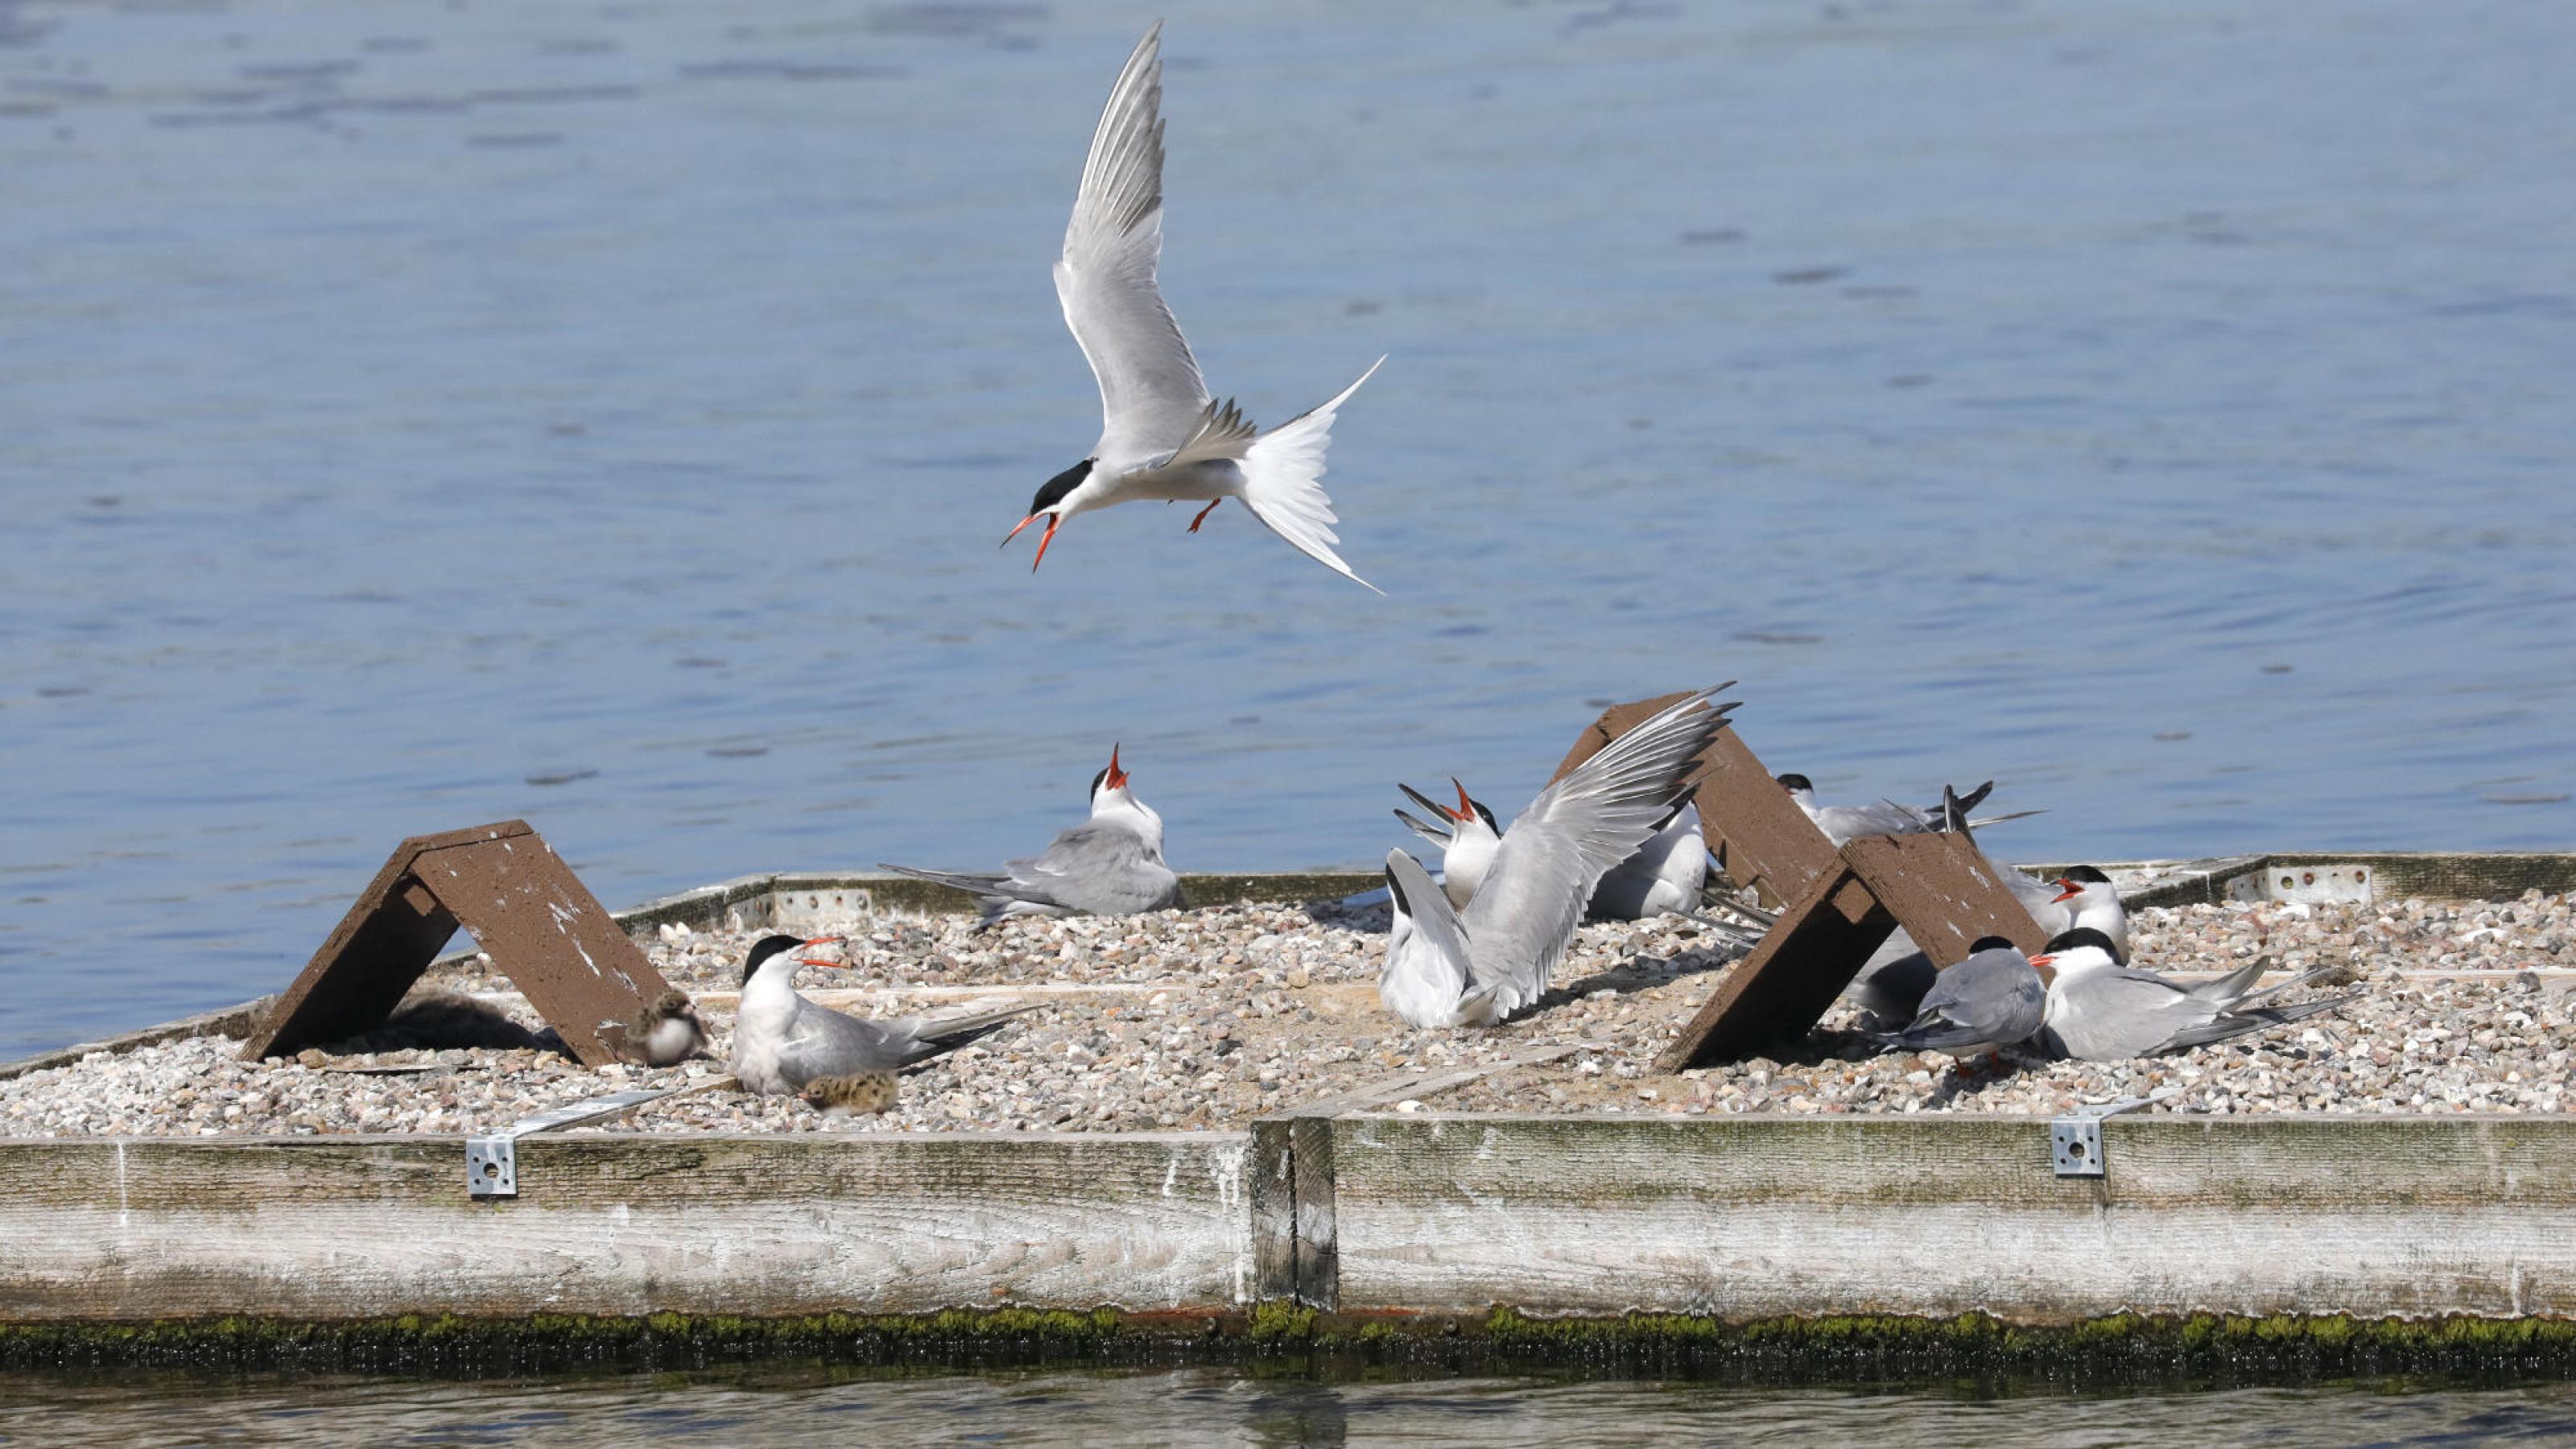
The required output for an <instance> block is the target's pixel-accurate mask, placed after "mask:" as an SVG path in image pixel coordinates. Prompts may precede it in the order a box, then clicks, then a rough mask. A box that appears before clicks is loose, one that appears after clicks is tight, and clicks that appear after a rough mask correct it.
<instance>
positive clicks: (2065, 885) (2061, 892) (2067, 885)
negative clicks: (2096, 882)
mask: <svg viewBox="0 0 2576 1449" xmlns="http://www.w3.org/2000/svg"><path fill="white" fill-rule="evenodd" d="M2082 894H2084V887H2082V886H2080V885H2077V884H2076V883H2075V882H2074V881H2072V880H2070V879H2068V878H2067V877H2065V876H2059V877H2058V878H2057V895H2056V898H2055V899H2053V900H2051V901H2050V902H2049V904H2050V905H2055V904H2057V902H2058V901H2071V900H2073V899H2075V898H2076V897H2077V896H2080V895H2082Z"/></svg>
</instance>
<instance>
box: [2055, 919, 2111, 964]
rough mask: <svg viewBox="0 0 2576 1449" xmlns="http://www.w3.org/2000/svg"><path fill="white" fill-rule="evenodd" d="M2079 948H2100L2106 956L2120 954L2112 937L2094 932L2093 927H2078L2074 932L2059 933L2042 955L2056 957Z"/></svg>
mask: <svg viewBox="0 0 2576 1449" xmlns="http://www.w3.org/2000/svg"><path fill="white" fill-rule="evenodd" d="M2079 946H2095V947H2099V948H2100V949H2101V952H2102V954H2103V955H2105V956H2113V957H2116V956H2118V955H2119V954H2120V952H2119V949H2118V948H2117V947H2115V946H2113V945H2112V944H2111V938H2110V937H2108V936H2105V935H2103V934H2102V933H2101V932H2099V931H2097V930H2094V929H2093V928H2092V927H2091V926H2078V927H2076V928H2075V929H2074V930H2072V931H2060V932H2058V933H2057V937H2056V939H2055V940H2052V941H2050V942H2049V943H2048V949H2047V950H2046V951H2044V952H2043V953H2041V954H2043V955H2048V956H2054V955H2057V954H2058V953H2060V952H2062V951H2072V950H2074V949H2076V948H2077V947H2079Z"/></svg>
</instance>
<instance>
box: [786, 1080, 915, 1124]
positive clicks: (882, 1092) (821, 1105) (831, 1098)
mask: <svg viewBox="0 0 2576 1449" xmlns="http://www.w3.org/2000/svg"><path fill="white" fill-rule="evenodd" d="M796 1095H798V1096H799V1097H802V1098H804V1099H805V1105H806V1106H808V1107H811V1108H813V1109H814V1110H816V1111H818V1112H820V1113H822V1114H823V1115H824V1116H826V1117H854V1116H860V1115H863V1114H873V1113H879V1112H886V1111H890V1110H892V1109H893V1107H894V1102H895V1085H894V1073H892V1072H852V1073H850V1074H849V1075H847V1076H840V1077H816V1078H815V1079H814V1080H812V1081H810V1082H807V1083H806V1084H805V1090H804V1091H802V1092H799V1093H797V1094H796Z"/></svg>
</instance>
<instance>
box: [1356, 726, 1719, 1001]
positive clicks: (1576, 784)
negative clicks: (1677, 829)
mask: <svg viewBox="0 0 2576 1449" xmlns="http://www.w3.org/2000/svg"><path fill="white" fill-rule="evenodd" d="M1732 682H1733V681H1731V680H1730V681H1729V683H1732ZM1725 687H1726V686H1725V685H1719V686H1718V688H1719V689H1723V688H1725ZM1716 693H1717V690H1714V689H1711V690H1702V691H1700V692H1698V693H1695V694H1692V695H1690V696H1689V697H1688V698H1685V699H1683V700H1681V701H1680V702H1678V703H1676V704H1674V705H1672V706H1670V707H1669V708H1666V709H1664V710H1661V711H1659V712H1657V713H1656V714H1655V715H1654V716H1653V717H1652V718H1650V719H1648V720H1646V721H1645V722H1644V723H1643V724H1640V725H1638V726H1637V727H1636V728H1635V729H1632V730H1630V731H1628V732H1627V733H1626V734H1624V735H1621V736H1620V737H1619V738H1617V739H1615V740H1613V741H1611V742H1610V743H1609V745H1607V746H1606V747H1604V748H1603V749H1602V751H1601V752H1600V753H1599V754H1596V755H1594V756H1593V757H1592V758H1590V759H1588V760H1586V761H1584V762H1583V763H1582V764H1580V765H1577V766H1576V767H1574V768H1573V769H1572V770H1569V771H1567V772H1566V774H1565V775H1564V776H1563V777H1562V778H1560V779H1559V780H1557V781H1556V783H1554V784H1552V785H1550V786H1548V787H1547V788H1546V789H1544V790H1541V791H1540V792H1539V793H1538V798H1537V799H1535V800H1532V801H1531V802H1530V803H1529V808H1528V809H1526V810H1523V811H1522V812H1521V813H1520V814H1518V815H1516V816H1514V817H1512V823H1511V825H1510V826H1509V827H1508V828H1507V829H1505V830H1504V831H1503V843H1502V845H1501V847H1500V848H1499V849H1497V850H1496V851H1495V852H1494V862H1493V866H1492V868H1491V869H1489V870H1487V871H1486V872H1485V878H1484V880H1483V881H1482V883H1480V884H1479V885H1478V886H1477V887H1476V894H1475V898H1474V899H1473V900H1471V901H1469V902H1468V903H1467V908H1466V910H1464V911H1460V910H1458V909H1457V908H1456V907H1454V906H1452V905H1450V904H1449V898H1448V897H1447V896H1446V895H1444V894H1442V893H1441V891H1440V889H1439V888H1438V887H1437V886H1434V885H1433V884H1432V883H1431V876H1430V873H1429V872H1427V871H1425V870H1424V869H1423V868H1422V864H1421V862H1419V861H1417V860H1415V859H1414V858H1413V857H1412V856H1410V855H1407V854H1405V853H1404V852H1403V851H1401V850H1391V851H1389V852H1387V857H1386V884H1387V891H1388V893H1389V895H1390V896H1391V897H1392V899H1393V904H1394V911H1395V915H1394V922H1393V924H1392V926H1391V927H1390V928H1389V930H1388V933H1387V940H1386V966H1385V969H1384V971H1383V972H1382V973H1381V975H1380V976H1379V978H1378V998H1379V1000H1381V1001H1383V1002H1384V1003H1385V1004H1386V1007H1387V1009H1388V1010H1389V1011H1392V1012H1394V1013H1395V1014H1396V1015H1397V1016H1400V1017H1402V1018H1403V1019H1404V1020H1405V1021H1407V1022H1409V1023H1411V1024H1413V1025H1415V1026H1426V1027H1427V1026H1488V1025H1492V1024H1493V1023H1496V1022H1499V1021H1502V1020H1504V1019H1505V1018H1507V1017H1510V1016H1511V1015H1513V1014H1514V1013H1516V1012H1519V1011H1522V1010H1525V1009H1526V1008H1528V1007H1530V1006H1532V1005H1534V1004H1536V1003H1537V1001H1538V999H1539V998H1540V997H1541V996H1543V995H1545V994H1546V992H1547V987H1548V981H1549V979H1550V978H1551V977H1552V976H1553V975H1554V973H1555V970H1556V964H1557V962H1558V961H1560V960H1562V959H1563V958H1564V956H1565V948H1566V944H1567V943H1568V942H1569V941H1571V940H1573V938H1574V928H1575V927H1576V926H1577V925H1579V924H1581V923H1582V920H1583V907H1584V903H1585V902H1586V901H1589V900H1590V899H1591V898H1592V890H1593V887H1595V886H1597V885H1599V884H1600V883H1601V877H1602V876H1603V875H1605V874H1607V873H1608V872H1609V870H1610V869H1611V868H1612V867H1613V866H1616V865H1617V864H1619V863H1620V862H1621V861H1623V860H1626V859H1627V858H1628V857H1629V856H1630V855H1632V854H1634V853H1635V852H1636V849H1637V847H1638V846H1640V845H1642V844H1644V843H1645V842H1646V840H1647V839H1648V837H1650V836H1652V835H1653V834H1654V833H1655V829H1656V827H1657V826H1658V825H1660V824H1662V823H1663V821H1664V819H1665V817H1666V815H1667V814H1668V813H1669V812H1670V811H1671V810H1672V808H1673V804H1674V802H1676V801H1677V800H1679V799H1681V798H1682V796H1683V795H1684V794H1685V793H1687V792H1688V791H1689V790H1690V789H1691V788H1692V786H1694V785H1695V784H1696V783H1697V781H1696V779H1695V778H1694V777H1693V771H1694V769H1695V764H1696V761H1697V760H1698V758H1699V754H1700V752H1701V751H1702V750H1704V749H1706V748H1707V747H1708V742H1709V741H1710V740H1711V739H1713V738H1715V737H1716V735H1717V732H1718V730H1719V729H1721V728H1722V727H1724V725H1725V723H1726V712H1727V711H1728V710H1730V709H1732V708H1734V705H1733V704H1731V703H1730V704H1721V705H1711V704H1710V702H1709V701H1710V698H1711V697H1712V696H1714V695H1715V694H1716Z"/></svg>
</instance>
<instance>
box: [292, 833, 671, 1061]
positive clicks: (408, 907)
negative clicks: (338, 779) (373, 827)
mask: <svg viewBox="0 0 2576 1449" xmlns="http://www.w3.org/2000/svg"><path fill="white" fill-rule="evenodd" d="M459 925H462V926H463V927H464V928H465V929H466V930H467V931H469V932H472V933H473V936H474V940H475V943H476V944H477V945H479V946H481V947H482V948H483V950H484V951H485V952H486V953H488V954H489V955H490V956H491V958H492V964H493V965H495V966H497V967H499V968H500V969H501V970H502V971H503V972H505V973H507V974H508V975H509V977H510V980H511V981H512V983H514V984H515V985H517V986H518V988H519V990H520V991H521V992H522V993H523V994H524V995H526V997H527V998H528V1004H529V1005H530V1006H533V1007H535V1008H536V1009H537V1011H538V1012H539V1013H540V1014H542V1015H543V1016H544V1017H545V1019H546V1022H547V1024H548V1025H550V1026H552V1027H553V1028H554V1029H555V1032H556V1034H557V1035H559V1036H561V1037H562V1038H563V1039H564V1045H566V1046H568V1047H570V1048H571V1049H572V1052H573V1055H574V1056H576V1057H578V1058H580V1059H581V1061H582V1063H583V1064H584V1065H587V1066H594V1067H596V1066H604V1065H606V1064H607V1063H609V1062H613V1061H616V1060H617V1059H618V1058H619V1055H620V1048H621V1046H622V1044H623V1039H624V1034H625V1033H624V1027H623V1023H625V1022H627V1021H631V1020H633V1019H634V1017H635V1016H636V1014H637V1013H638V1012H640V1011H642V1010H643V1008H644V1005H645V1004H646V1003H647V1002H649V1001H651V1000H652V999H653V998H655V997H656V996H659V995H661V994H662V992H663V991H664V990H666V989H668V983H666V982H664V981H663V979H662V973H660V972H659V971H656V970H654V969H653V963H652V962H651V961H649V960H647V959H645V956H644V953H643V951H641V950H640V949H638V948H637V947H636V945H635V943H634V942H633V941H631V940H628V939H627V936H626V932H625V930H624V929H623V928H622V927H620V926H619V925H618V924H617V922H616V921H615V920H614V919H613V918H611V917H610V915H609V913H608V911H607V910H606V909H605V908H603V907H602V906H601V905H600V904H599V900H598V898H597V897H595V896H593V895H592V894H591V893H590V891H589V889H588V888H587V887H585V886H583V885H582V883H581V882H580V880H578V879H577V878H575V877H574V875H573V873H572V871H571V870H570V869H569V868H568V867H566V866H565V865H564V863H563V862H562V861H561V860H559V859H557V858H556V856H555V852H554V847H552V846H550V845H548V844H546V842H545V839H544V837H542V836H540V835H538V834H537V832H536V831H535V829H534V828H532V827H531V826H530V825H529V824H528V822H526V821H524V820H504V821H501V822H499V823H497V824H493V825H479V826H476V827H474V828H473V829H470V830H451V831H448V832H446V833H444V834H439V835H415V836H413V837H412V838H410V839H409V840H406V841H404V842H403V843H402V844H401V845H399V846H396V847H395V848H394V853H393V854H392V855H391V856H389V857H387V858H386V860H385V864H384V868H383V869H382V870H379V871H377V872H376V877H375V879H374V880H372V881H369V882H368V883H367V888H366V889H365V890H364V891H362V892H360V893H359V895H358V900H357V903H356V904H355V905H352V906H351V907H349V913H348V914H347V915H345V916H343V917H341V918H340V924H339V927H338V928H337V929H336V930H334V931H332V933H331V935H330V937H329V939H327V940H325V941H324V942H323V943H322V947H321V949H320V950H318V951H315V952H314V953H313V959H312V960H311V961H310V962H307V963H306V964H305V967H304V971H303V973H302V974H301V975H299V976H297V977H296V978H295V984H294V985H292V986H290V987H288V988H287V990H286V994H285V995H284V996H282V997H280V998H279V999H278V1002H277V1005H276V1007H275V1009H274V1010H272V1011H270V1012H269V1014H268V1017H267V1019H266V1021H264V1022H263V1023H262V1024H261V1025H260V1026H259V1027H258V1028H256V1029H255V1030H253V1031H252V1032H251V1034H250V1040H249V1041H248V1042H247V1043H246V1044H244V1046H243V1048H242V1056H243V1057H244V1058H245V1059H247V1060H250V1061H257V1060H259V1059H260V1058H262V1057H273V1056H285V1055H288V1054H290V1053H293V1052H296V1051H300V1050H302V1049H303V1048H305V1047H307V1046H312V1045H315V1044H318V1043H321V1042H327V1041H337V1040H339V1039H341V1038H343V1037H348V1036H355V1035H357V1034H358V1033H360V1032H363V1031H367V1030H370V1029H372V1028H374V1027H376V1026H377V1025H379V1024H381V1023H382V1022H383V1021H384V1019H385V1017H386V1016H387V1015H388V1014H389V1013H390V1012H392V1010H393V1009H394V1006H395V1005H396V1004H397V1003H399V1002H400V1001H401V1000H402V998H403V993H404V992H407V991H409V990H410V989H411V987H412V983H413V982H415V981H418V980H419V979H420V975H421V973H422V972H423V971H426V970H428V969H429V963H430V962H431V961H432V960H433V959H435V958H436V957H437V955H438V951H439V948H440V947H442V946H444V945H446V944H447V940H448V938H449V937H450V936H453V935H455V934H456V928H457V927H458V926H459Z"/></svg>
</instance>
